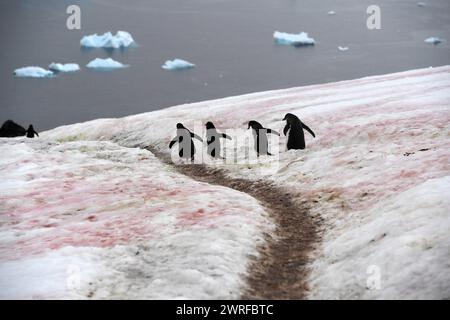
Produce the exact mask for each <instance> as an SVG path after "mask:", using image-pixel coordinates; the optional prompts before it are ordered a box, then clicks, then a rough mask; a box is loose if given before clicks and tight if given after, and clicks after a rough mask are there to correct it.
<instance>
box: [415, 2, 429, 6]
mask: <svg viewBox="0 0 450 320" xmlns="http://www.w3.org/2000/svg"><path fill="white" fill-rule="evenodd" d="M426 5H427V4H426V3H425V2H417V6H419V7H425V6H426Z"/></svg>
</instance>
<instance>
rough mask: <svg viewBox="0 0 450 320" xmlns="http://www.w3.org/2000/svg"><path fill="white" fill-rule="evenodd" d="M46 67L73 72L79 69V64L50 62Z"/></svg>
mask: <svg viewBox="0 0 450 320" xmlns="http://www.w3.org/2000/svg"><path fill="white" fill-rule="evenodd" d="M48 68H49V69H50V70H53V71H57V72H75V71H78V70H80V66H79V65H78V64H76V63H65V64H62V63H55V62H52V63H50V64H49V65H48Z"/></svg>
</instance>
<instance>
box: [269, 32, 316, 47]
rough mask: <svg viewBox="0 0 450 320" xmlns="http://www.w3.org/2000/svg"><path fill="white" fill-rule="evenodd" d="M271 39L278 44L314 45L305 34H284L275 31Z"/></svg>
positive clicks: (311, 39)
mask: <svg viewBox="0 0 450 320" xmlns="http://www.w3.org/2000/svg"><path fill="white" fill-rule="evenodd" d="M273 37H274V38H275V41H276V42H277V43H278V44H284V45H293V46H304V45H313V44H314V43H315V41H314V39H313V38H309V37H308V34H307V33H306V32H300V33H299V34H293V33H285V32H279V31H275V32H274V33H273Z"/></svg>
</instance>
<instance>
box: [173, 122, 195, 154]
mask: <svg viewBox="0 0 450 320" xmlns="http://www.w3.org/2000/svg"><path fill="white" fill-rule="evenodd" d="M192 138H196V139H198V140H200V141H201V142H203V139H202V138H201V137H199V136H198V135H196V134H195V133H193V132H191V131H189V129H187V128H186V127H185V126H183V124H181V123H177V135H176V137H175V138H173V139H172V141H170V143H169V149H170V148H172V147H173V145H174V144H175V143H177V142H178V155H179V156H180V158H184V159H188V160H191V161H194V155H195V146H194V141H192Z"/></svg>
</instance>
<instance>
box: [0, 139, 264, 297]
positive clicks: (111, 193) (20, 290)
mask: <svg viewBox="0 0 450 320" xmlns="http://www.w3.org/2000/svg"><path fill="white" fill-rule="evenodd" d="M78 138H80V137H78ZM76 139H77V137H71V138H70V139H67V138H66V139H59V140H58V139H57V140H53V141H52V140H49V139H46V138H43V139H25V138H19V139H2V140H1V144H0V152H1V153H2V154H4V155H7V156H5V157H2V158H1V159H0V172H1V173H2V182H1V190H2V194H1V196H0V199H1V201H0V204H1V207H0V209H1V212H2V215H1V224H0V225H1V227H0V239H1V242H0V298H2V299H5V298H20V299H23V298H25V299H29V298H39V299H42V298H44V299H50V298H80V299H82V298H95V299H101V298H108V299H111V298H120V299H124V298H136V299H169V298H170V299H181V298H185V299H206V298H217V299H222V298H238V297H239V294H240V291H241V287H242V285H243V282H242V275H244V274H245V273H246V265H247V263H248V261H249V259H250V256H251V255H255V254H257V252H256V246H257V245H258V244H260V243H261V241H262V232H263V231H264V230H266V231H269V230H270V228H271V223H270V222H269V221H268V220H267V218H266V214H265V212H264V210H263V209H262V207H261V206H260V205H259V204H258V203H257V201H256V200H255V199H253V198H251V197H250V196H248V195H246V194H244V193H240V192H237V191H234V190H230V189H227V188H222V187H219V186H210V185H208V184H206V183H199V182H196V181H193V180H190V179H188V178H186V177H184V176H181V175H180V174H177V173H174V172H173V171H172V170H170V169H169V168H168V167H167V166H166V165H162V164H161V163H160V162H159V161H158V160H156V159H155V157H154V156H153V155H152V154H151V153H150V152H148V151H145V150H141V149H137V148H125V147H120V146H118V145H117V144H114V143H112V142H107V141H72V140H76Z"/></svg>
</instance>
